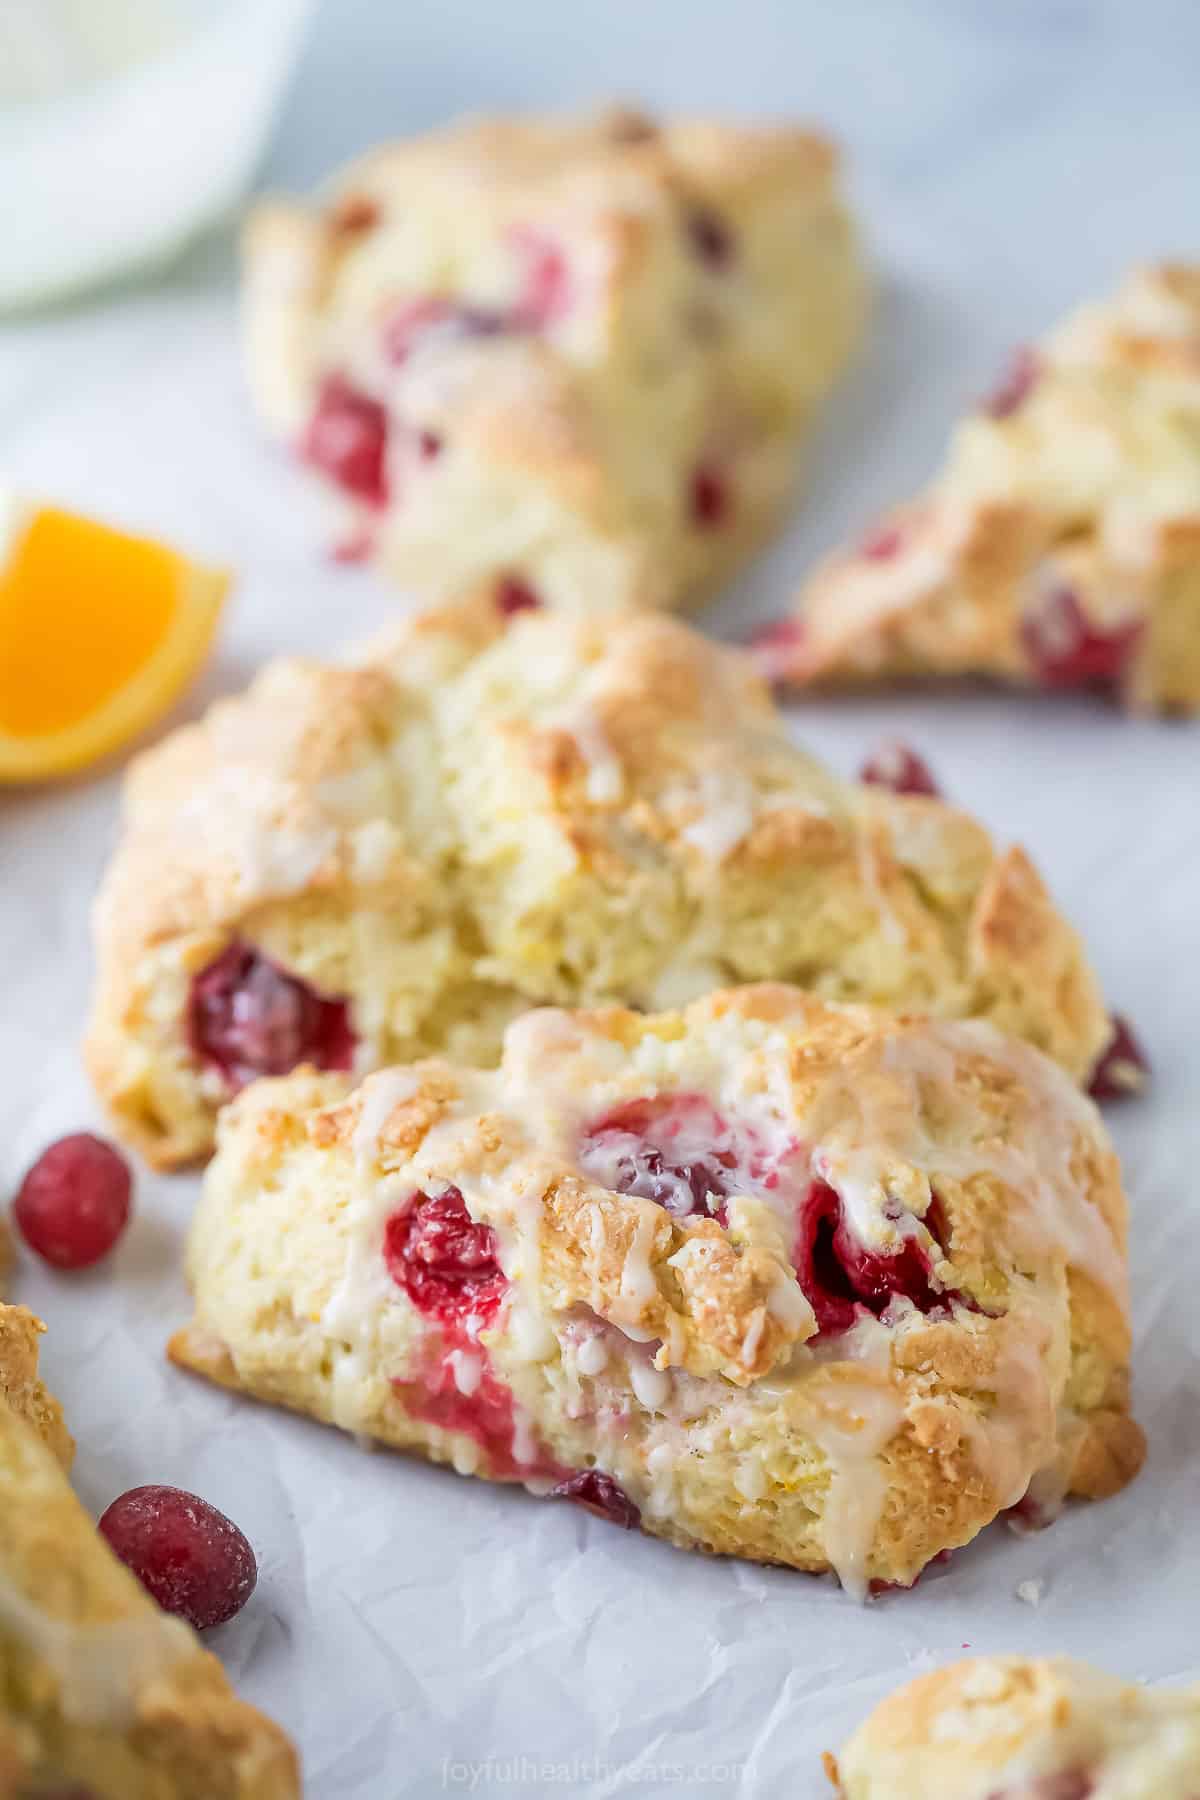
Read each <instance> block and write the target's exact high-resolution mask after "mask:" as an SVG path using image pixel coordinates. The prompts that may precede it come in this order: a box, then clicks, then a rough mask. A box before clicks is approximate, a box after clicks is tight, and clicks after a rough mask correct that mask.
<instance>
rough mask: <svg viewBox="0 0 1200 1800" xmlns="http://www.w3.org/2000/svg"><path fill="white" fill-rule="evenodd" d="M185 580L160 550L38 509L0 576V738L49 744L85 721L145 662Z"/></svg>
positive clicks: (176, 560)
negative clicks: (54, 735)
mask: <svg viewBox="0 0 1200 1800" xmlns="http://www.w3.org/2000/svg"><path fill="white" fill-rule="evenodd" d="M185 581H186V565H185V564H184V562H183V559H182V558H181V557H179V556H177V555H176V554H175V553H174V552H173V551H171V550H167V549H164V548H163V547H162V545H160V544H155V543H152V542H150V541H149V540H147V539H145V538H138V537H131V536H129V535H127V534H126V533H124V532H120V531H113V530H112V529H111V528H110V527H109V526H106V525H99V524H97V523H96V522H95V521H94V520H91V519H81V518H77V517H76V516H75V515H73V514H71V513H66V512H60V511H59V510H58V509H57V508H55V507H43V508H41V509H40V510H39V511H38V512H37V513H35V515H34V516H33V518H32V519H31V520H30V521H29V523H28V525H27V526H26V527H25V529H24V531H23V532H22V534H21V537H20V539H19V541H18V543H17V544H16V545H15V547H14V549H13V550H12V552H11V554H10V556H9V559H8V562H7V565H6V567H5V568H4V570H3V573H0V731H3V732H7V733H8V734H9V735H11V736H13V737H21V738H31V737H37V736H42V735H48V734H50V733H53V732H57V731H62V730H63V729H64V728H65V727H67V726H70V725H74V724H75V723H76V722H77V721H78V720H80V719H84V718H87V717H88V716H89V715H90V714H92V713H94V712H95V711H96V710H97V708H98V707H100V706H102V705H103V704H104V702H105V701H106V700H107V699H108V698H109V697H110V696H111V695H112V694H114V693H116V692H117V691H118V689H120V688H121V687H123V686H124V684H125V683H126V682H127V681H128V680H129V679H130V677H131V675H133V674H134V673H135V672H136V671H137V670H138V669H139V668H141V667H142V666H143V665H144V664H145V663H147V662H148V661H149V660H150V658H151V657H152V656H153V654H154V652H155V650H156V649H157V647H158V646H159V644H161V642H162V641H163V639H164V637H165V636H166V634H167V631H168V628H169V626H170V624H171V619H172V616H173V614H174V612H175V608H176V606H177V604H178V600H179V595H180V590H181V586H182V584H183V583H184V582H185Z"/></svg>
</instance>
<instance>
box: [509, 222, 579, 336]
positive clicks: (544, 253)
mask: <svg viewBox="0 0 1200 1800" xmlns="http://www.w3.org/2000/svg"><path fill="white" fill-rule="evenodd" d="M513 244H514V246H515V247H516V250H517V253H518V255H519V256H521V257H522V259H523V260H524V264H525V274H524V280H523V282H522V285H521V291H520V293H519V295H518V296H517V301H516V304H515V306H514V307H513V309H512V313H511V315H510V318H509V323H510V324H511V325H513V326H515V327H517V328H518V329H523V330H526V331H545V330H546V329H547V327H549V326H551V325H556V324H557V323H558V322H559V321H560V320H561V319H564V318H565V317H566V316H567V314H568V313H569V312H570V310H571V305H572V293H571V271H570V268H569V266H568V264H567V259H566V256H565V254H564V253H563V251H562V250H561V248H560V247H559V246H558V245H557V244H556V243H554V242H553V241H552V240H551V239H550V238H546V237H543V236H542V234H541V233H540V232H537V231H533V230H530V229H528V228H522V229H521V230H518V231H516V232H514V233H513Z"/></svg>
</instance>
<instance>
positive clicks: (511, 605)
mask: <svg viewBox="0 0 1200 1800" xmlns="http://www.w3.org/2000/svg"><path fill="white" fill-rule="evenodd" d="M496 605H497V606H498V608H499V609H500V611H501V612H502V613H503V614H504V617H505V618H506V619H511V618H512V616H513V614H514V613H522V612H538V611H540V609H541V605H542V602H541V600H540V599H539V598H538V595H537V591H536V589H534V588H532V587H530V585H529V583H528V582H527V581H522V580H521V577H520V576H519V575H505V576H502V578H501V580H500V582H499V585H498V586H497V588H496Z"/></svg>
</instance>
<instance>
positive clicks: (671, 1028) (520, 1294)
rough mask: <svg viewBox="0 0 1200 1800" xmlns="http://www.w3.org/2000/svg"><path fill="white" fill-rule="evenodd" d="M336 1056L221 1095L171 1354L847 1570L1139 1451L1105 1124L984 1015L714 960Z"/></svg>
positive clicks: (1115, 1174)
mask: <svg viewBox="0 0 1200 1800" xmlns="http://www.w3.org/2000/svg"><path fill="white" fill-rule="evenodd" d="M349 1088H350V1084H349V1082H348V1079H347V1078H346V1077H341V1076H330V1075H321V1074H318V1073H317V1072H315V1071H314V1070H311V1069H306V1070H300V1071H297V1072H296V1073H295V1074H294V1075H292V1076H290V1077H288V1078H287V1079H284V1080H278V1081H260V1082H256V1083H254V1084H253V1085H252V1086H250V1087H249V1088H247V1089H246V1090H245V1092H244V1093H243V1094H242V1095H241V1096H240V1097H239V1098H238V1099H237V1100H236V1101H235V1102H234V1104H233V1105H232V1106H230V1107H229V1108H227V1109H226V1111H225V1112H224V1114H223V1115H222V1120H221V1124H220V1128H219V1142H220V1148H219V1151H218V1155H217V1157H216V1159H215V1160H214V1161H213V1163H212V1164H211V1165H210V1168H209V1171H208V1175H207V1181H206V1186H205V1191H204V1196H203V1199H202V1201H201V1205H200V1208H199V1210H198V1213H197V1215H196V1218H195V1221H194V1224H193V1229H192V1234H191V1241H190V1246H189V1258H188V1266H189V1273H190V1278H191V1281H192V1284H193V1288H194V1293H195V1317H194V1319H193V1321H192V1323H191V1324H190V1325H189V1326H188V1327H187V1328H186V1329H185V1330H183V1331H181V1332H180V1333H178V1334H177V1336H176V1337H175V1338H174V1340H173V1341H172V1345H171V1354H172V1356H173V1357H174V1359H175V1360H176V1361H177V1362H180V1363H182V1364H184V1365H185V1366H187V1367H189V1368H192V1369H195V1370H197V1371H198V1372H199V1373H201V1374H204V1375H207V1376H209V1377H210V1378H211V1379H213V1380H215V1381H217V1382H220V1383H221V1384H222V1385H224V1386H227V1387H230V1388H233V1389H236V1390H239V1391H242V1392H245V1393H248V1394H253V1395H256V1396H258V1397H259V1398H262V1399H265V1400H271V1401H275V1402H277V1403H278V1404H281V1405H285V1406H290V1407H294V1408H296V1409H298V1410H300V1411H302V1412H306V1413H309V1414H311V1415H313V1416H314V1417H316V1418H318V1419H322V1420H326V1421H329V1422H332V1423H334V1424H337V1425H339V1426H341V1427H342V1428H343V1429H345V1430H347V1431H351V1432H354V1433H357V1434H361V1435H363V1436H365V1437H369V1438H375V1439H379V1440H381V1441H382V1442H384V1443H387V1444H391V1445H395V1446H397V1447H399V1448H401V1449H406V1450H414V1451H418V1452H420V1453H421V1454H422V1455H425V1456H428V1457H430V1458H432V1459H433V1460H434V1461H437V1462H447V1463H452V1464H453V1466H454V1467H455V1468H456V1469H457V1470H458V1471H459V1472H460V1473H461V1474H479V1475H483V1476H487V1477H490V1478H492V1479H495V1480H514V1481H524V1482H525V1483H526V1484H527V1485H529V1486H531V1487H532V1489H533V1491H535V1492H539V1493H545V1492H547V1491H549V1490H557V1491H558V1492H559V1493H561V1494H565V1496H566V1497H574V1498H578V1499H579V1500H581V1501H582V1502H583V1503H585V1504H591V1505H592V1506H594V1507H595V1508H597V1509H599V1510H601V1511H602V1512H604V1513H606V1514H607V1515H608V1516H609V1517H612V1518H614V1519H616V1520H617V1521H618V1522H620V1523H622V1524H627V1525H628V1524H633V1523H635V1522H637V1520H638V1519H639V1517H640V1521H641V1524H642V1525H643V1527H644V1528H645V1529H646V1530H647V1531H649V1532H652V1533H653V1534H655V1535H656V1536H660V1537H664V1538H668V1539H670V1540H671V1541H672V1542H674V1543H676V1544H679V1545H682V1546H685V1547H691V1548H699V1549H705V1550H710V1551H715V1552H719V1553H723V1554H727V1555H737V1556H746V1557H751V1558H754V1559H755V1560H758V1561H763V1562H777V1563H784V1564H788V1565H790V1566H791V1567H793V1568H797V1569H805V1570H813V1571H823V1570H827V1569H830V1568H832V1569H834V1570H835V1571H836V1572H837V1574H838V1575H839V1576H840V1578H841V1580H842V1582H843V1583H844V1584H845V1586H846V1587H848V1588H849V1589H851V1590H852V1591H854V1592H856V1593H859V1594H862V1593H865V1592H866V1589H867V1586H868V1584H869V1583H872V1582H899V1583H903V1584H908V1583H911V1582H912V1581H914V1580H915V1578H916V1577H917V1575H918V1574H919V1573H920V1571H921V1570H922V1569H923V1568H924V1566H925V1565H926V1564H927V1563H928V1562H929V1561H930V1559H931V1558H933V1557H935V1556H938V1555H939V1554H940V1553H942V1552H944V1551H946V1550H948V1549H950V1548H952V1547H954V1546H955V1545H959V1544H964V1543H966V1542H968V1541H969V1540H970V1539H971V1538H972V1537H974V1536H975V1534H976V1533H977V1532H978V1531H980V1530H981V1529H982V1528H983V1527H984V1526H985V1525H987V1524H988V1523H990V1522H991V1520H993V1519H994V1518H995V1517H996V1515H997V1514H998V1513H1000V1512H1001V1511H1003V1510H1004V1509H1006V1508H1008V1507H1012V1506H1014V1505H1017V1504H1018V1503H1021V1502H1022V1501H1024V1502H1025V1504H1026V1506H1027V1507H1030V1508H1032V1507H1034V1506H1036V1507H1037V1509H1038V1510H1039V1512H1040V1513H1041V1514H1042V1515H1043V1516H1044V1517H1047V1518H1048V1517H1049V1516H1050V1515H1051V1514H1052V1513H1053V1511H1054V1510H1056V1509H1057V1507H1058V1505H1059V1504H1060V1503H1061V1501H1062V1499H1063V1497H1064V1495H1065V1494H1067V1493H1078V1494H1086V1495H1090V1496H1095V1497H1100V1496H1103V1495H1107V1494H1111V1493H1113V1492H1115V1491H1116V1490H1117V1489H1118V1488H1120V1487H1121V1486H1123V1485H1124V1483H1125V1482H1126V1481H1128V1480H1129V1479H1130V1478H1131V1476H1132V1475H1133V1474H1134V1473H1135V1472H1136V1471H1137V1469H1138V1467H1139V1466H1140V1463H1141V1459H1142V1454H1143V1440H1142V1434H1141V1432H1140V1430H1139V1429H1138V1427H1137V1425H1136V1424H1135V1423H1134V1422H1133V1420H1132V1419H1131V1417H1130V1415H1129V1410H1128V1397H1129V1369H1128V1357H1129V1318H1128V1301H1127V1294H1126V1269H1125V1201H1124V1197H1123V1195H1122V1191H1121V1183H1120V1174H1119V1170H1118V1166H1117V1161H1116V1157H1115V1155H1114V1154H1113V1151H1112V1149H1111V1148H1110V1146H1109V1143H1108V1140H1107V1138H1106V1136H1105V1133H1104V1130H1103V1127H1102V1125H1101V1123H1100V1120H1099V1115H1098V1114H1097V1112H1096V1110H1095V1107H1094V1106H1093V1105H1092V1103H1091V1102H1090V1101H1089V1100H1087V1099H1086V1098H1084V1096H1082V1095H1081V1094H1080V1093H1079V1092H1078V1090H1077V1089H1076V1088H1075V1087H1074V1086H1073V1084H1072V1083H1071V1081H1070V1080H1069V1079H1068V1077H1067V1076H1066V1075H1065V1074H1064V1073H1063V1072H1062V1070H1061V1069H1059V1068H1057V1067H1056V1066H1055V1065H1054V1064H1053V1063H1051V1062H1050V1061H1049V1060H1048V1059H1047V1058H1045V1057H1043V1056H1042V1055H1041V1054H1040V1052H1038V1051H1035V1050H1033V1049H1031V1048H1030V1047H1029V1046H1027V1045H1024V1044H1021V1043H1019V1042H1017V1041H1016V1040H1012V1039H1007V1038H1005V1037H1003V1036H1002V1035H1001V1034H1000V1033H999V1032H997V1031H996V1030H995V1029H994V1028H993V1027H991V1026H989V1025H986V1024H982V1023H980V1022H978V1021H969V1022H966V1023H935V1022H929V1021H925V1020H921V1019H916V1018H907V1019H906V1018H901V1017H896V1016H893V1015H889V1014H885V1013H879V1012H873V1011H871V1010H870V1009H867V1008H860V1007H845V1008H838V1007H833V1006H829V1005H825V1004H823V1003H822V1002H821V1001H819V1000H816V999H813V998H812V997H810V996H806V995H804V994H802V993H800V992H799V990H797V989H795V988H788V987H784V986H781V985H771V986H761V987H757V988H740V989H735V990H731V991H729V992H727V993H724V994H717V995H713V996H710V997H709V998H707V999H704V1000H699V1001H697V1002H695V1004H694V1005H692V1006H691V1007H689V1008H687V1010H686V1011H684V1012H682V1013H681V1012H666V1013H660V1014H658V1015H655V1016H649V1017H648V1016H646V1015H645V1014H640V1013H633V1012H628V1011H623V1010H620V1009H616V1008H614V1009H610V1010H607V1011H599V1012H578V1013H570V1012H565V1011H558V1010H551V1009H548V1010H545V1011H540V1012H532V1013H527V1014H526V1015H525V1016H524V1017H523V1018H522V1019H520V1020H518V1021H517V1022H516V1023H514V1024H513V1025H511V1026H510V1027H509V1030H508V1032H507V1035H506V1039H505V1049H504V1056H503V1060H502V1062H501V1064H500V1067H499V1069H498V1070H492V1071H480V1070H472V1069H468V1068H466V1067H463V1066H456V1065H455V1064H453V1063H450V1062H446V1061H429V1062H425V1063H422V1064H417V1065H415V1066H410V1067H401V1068H396V1069H389V1070H383V1071H381V1072H379V1073H378V1074H376V1075H373V1076H370V1077H369V1078H368V1079H367V1080H366V1081H365V1082H364V1083H363V1084H362V1086H361V1087H359V1088H358V1089H357V1090H354V1091H348V1090H349Z"/></svg>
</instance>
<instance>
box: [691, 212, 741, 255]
mask: <svg viewBox="0 0 1200 1800" xmlns="http://www.w3.org/2000/svg"><path fill="white" fill-rule="evenodd" d="M687 234H688V238H689V240H690V242H691V246H692V249H693V250H694V251H695V252H696V255H697V256H698V257H699V258H700V261H701V262H702V263H707V265H708V267H709V268H710V269H727V268H728V267H729V265H730V263H731V262H732V261H733V233H732V231H731V230H730V229H729V226H728V225H727V224H726V223H725V221H724V219H722V218H721V216H720V214H719V213H715V212H713V211H712V209H711V208H710V207H707V206H695V207H693V208H692V210H691V211H690V212H689V213H688V215H687Z"/></svg>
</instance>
